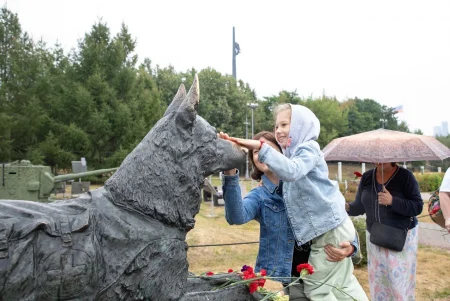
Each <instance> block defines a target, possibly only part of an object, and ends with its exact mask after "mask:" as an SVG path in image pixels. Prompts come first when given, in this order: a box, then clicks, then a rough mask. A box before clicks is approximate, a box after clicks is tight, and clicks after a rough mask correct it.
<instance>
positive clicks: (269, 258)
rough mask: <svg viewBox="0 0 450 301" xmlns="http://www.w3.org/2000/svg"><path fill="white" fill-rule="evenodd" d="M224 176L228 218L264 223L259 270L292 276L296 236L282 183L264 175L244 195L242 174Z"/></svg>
mask: <svg viewBox="0 0 450 301" xmlns="http://www.w3.org/2000/svg"><path fill="white" fill-rule="evenodd" d="M222 180H223V187H222V189H223V198H224V201H225V218H226V220H227V222H228V223H229V224H230V225H241V224H245V223H247V222H249V221H251V220H254V219H255V220H257V221H258V222H259V224H260V233H259V251H258V257H257V259H256V265H255V271H256V272H259V271H260V270H261V269H265V270H267V274H268V275H271V276H272V277H290V276H291V269H292V254H293V252H294V243H295V240H294V235H293V233H292V230H291V227H290V226H289V222H288V219H287V217H286V210H285V206H284V202H283V199H282V193H281V185H279V186H276V185H275V184H273V183H272V182H271V181H270V180H269V179H268V178H267V177H266V176H265V175H263V176H262V185H261V186H258V187H256V188H254V189H253V190H251V191H250V192H249V193H248V194H247V195H246V196H245V198H244V199H242V197H241V188H240V186H239V175H234V176H223V178H222ZM280 281H282V282H289V280H287V279H283V280H281V279H280Z"/></svg>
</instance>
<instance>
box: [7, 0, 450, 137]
mask: <svg viewBox="0 0 450 301" xmlns="http://www.w3.org/2000/svg"><path fill="white" fill-rule="evenodd" d="M0 3H1V4H2V6H3V5H5V3H6V4H7V7H8V9H9V10H11V11H13V12H14V13H17V14H18V16H19V20H20V23H21V25H22V29H23V30H24V31H26V32H28V33H29V34H30V35H31V36H32V37H33V38H34V39H35V40H38V39H40V38H42V39H43V40H44V41H46V42H47V43H48V45H49V46H52V45H54V44H55V43H56V42H59V43H60V44H61V45H62V46H63V48H64V49H65V50H66V51H67V52H68V51H69V50H70V49H72V48H74V47H76V45H77V41H78V40H79V39H80V38H83V37H84V35H85V33H87V32H89V31H90V30H91V27H92V25H94V24H95V23H96V22H98V21H99V20H100V19H101V20H102V21H103V22H106V24H107V25H108V27H109V28H110V30H111V33H112V34H113V35H115V34H116V33H117V32H118V31H119V29H120V26H121V24H122V23H125V24H126V25H127V26H128V29H129V32H130V33H131V34H132V35H133V36H134V37H135V38H136V40H137V48H136V53H137V54H138V56H139V59H140V60H141V61H142V60H143V59H144V58H150V59H151V60H152V62H153V64H154V65H156V64H157V65H159V66H161V67H166V66H169V65H172V66H174V67H175V70H177V71H186V70H187V69H190V68H192V67H193V68H195V69H196V70H201V69H203V68H206V67H212V68H214V69H216V70H217V71H219V72H221V73H224V74H225V73H227V74H231V73H232V64H231V63H232V28H233V26H234V27H235V30H236V42H238V43H239V45H240V48H241V53H240V54H239V55H238V56H237V77H238V79H242V80H243V81H244V82H247V83H249V84H250V86H251V87H252V88H253V89H255V91H256V93H257V96H258V97H259V98H262V97H264V96H270V95H276V94H278V92H279V91H281V90H287V91H294V90H296V91H297V93H298V94H299V95H300V96H302V97H308V96H310V95H312V96H320V95H322V94H323V93H325V94H326V95H329V96H335V97H336V98H337V99H338V100H340V101H344V100H346V99H348V98H353V97H358V98H361V99H364V98H370V99H373V100H375V101H377V102H378V103H380V104H382V105H386V106H388V107H397V106H400V105H402V106H403V111H404V112H403V113H398V115H397V117H398V119H399V120H404V121H406V122H407V124H408V126H409V128H410V130H415V129H420V130H422V131H423V132H424V133H425V134H427V135H432V134H433V128H434V127H435V126H439V125H440V124H441V122H442V121H450V89H449V88H450V0H445V1H444V0H423V1H417V0H407V1H404V0H396V1H392V0H377V1H365V0H355V1H347V0H339V1H336V0H322V1H321V0H315V1H303V0H301V1H300V0H296V1H294V0H292V1H287V0H286V1H283V0H278V1H265V0H259V1H256V0H255V1H254V0H240V1H237V0H227V1H223V0H214V1H212V0H209V1H208V0H206V1H200V0H191V1H181V0H159V1H154V0H147V1H141V0H127V1H124V0H122V1H119V0H76V1H75V0H40V1H36V0H8V1H6V0H0ZM200 88H201V83H200ZM200 101H201V96H200ZM380 125H381V123H380Z"/></svg>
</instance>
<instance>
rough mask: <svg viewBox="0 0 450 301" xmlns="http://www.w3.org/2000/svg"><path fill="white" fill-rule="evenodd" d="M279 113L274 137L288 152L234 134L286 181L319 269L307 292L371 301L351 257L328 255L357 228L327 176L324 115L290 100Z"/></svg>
mask: <svg viewBox="0 0 450 301" xmlns="http://www.w3.org/2000/svg"><path fill="white" fill-rule="evenodd" d="M275 116H276V122H275V136H276V139H277V141H278V143H279V144H280V146H281V147H282V150H283V154H284V155H283V154H280V153H279V152H278V151H276V150H275V149H273V148H272V147H270V146H269V145H266V144H267V143H265V142H264V141H263V140H260V141H255V140H249V139H238V138H230V137H229V139H230V140H231V141H234V142H236V143H238V144H240V145H241V146H244V147H246V148H248V149H249V150H257V151H258V152H259V153H258V161H259V162H261V163H265V164H266V165H267V166H268V168H269V169H270V170H271V171H272V172H273V173H274V174H275V175H276V176H277V177H278V178H279V179H281V180H282V181H283V185H282V195H283V200H284V203H285V207H286V213H287V216H288V221H289V222H290V226H291V227H290V228H291V229H292V231H293V234H294V237H295V240H296V243H297V246H301V245H303V244H305V243H306V242H308V241H311V253H310V256H309V260H308V261H309V263H310V264H311V265H312V266H313V267H314V269H315V273H314V274H312V275H309V276H307V277H306V278H305V280H304V292H305V295H306V296H307V298H308V299H310V300H353V299H352V298H355V299H356V300H368V299H367V295H366V294H365V293H364V290H363V289H362V287H361V285H360V284H359V283H358V280H357V279H356V278H355V277H354V276H353V263H352V261H351V259H350V258H346V259H344V260H342V261H340V262H330V261H327V260H326V257H327V255H326V253H325V246H326V245H333V246H335V247H337V246H338V245H339V242H341V241H352V240H353V238H354V237H355V228H354V226H353V223H352V221H351V220H350V218H349V217H348V215H347V213H346V211H345V199H344V197H343V195H342V194H341V192H340V191H339V187H338V186H337V185H335V184H333V182H331V181H330V180H329V178H328V167H327V164H326V162H325V159H324V157H323V154H322V152H321V150H320V147H319V144H318V143H317V142H316V141H315V140H316V139H317V138H318V137H319V133H320V122H319V120H318V119H317V117H316V116H315V114H314V113H313V112H312V111H311V110H310V109H308V108H306V107H304V106H301V105H291V104H283V105H280V106H278V107H277V108H276V109H275ZM323 283H326V284H327V285H323ZM333 286H334V287H339V288H342V289H343V291H344V292H345V293H346V294H343V293H342V292H340V291H339V290H337V289H335V288H334V287H333Z"/></svg>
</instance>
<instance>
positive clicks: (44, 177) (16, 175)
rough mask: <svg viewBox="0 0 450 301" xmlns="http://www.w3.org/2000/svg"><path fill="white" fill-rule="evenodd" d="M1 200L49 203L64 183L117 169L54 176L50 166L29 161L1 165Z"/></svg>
mask: <svg viewBox="0 0 450 301" xmlns="http://www.w3.org/2000/svg"><path fill="white" fill-rule="evenodd" d="M0 168H1V170H0V173H1V174H0V181H1V182H0V199H7V200H29V201H36V202H48V198H49V196H50V193H51V192H52V191H53V190H54V189H55V188H58V186H60V185H61V184H62V182H65V181H68V180H74V179H79V178H82V177H87V176H95V175H101V174H105V173H108V172H113V171H115V170H117V168H110V169H100V170H93V171H87V172H81V173H72V174H66V175H59V176H54V175H53V174H52V172H51V169H50V167H49V166H43V165H33V164H31V163H30V161H28V160H21V161H15V162H12V163H7V164H1V165H0Z"/></svg>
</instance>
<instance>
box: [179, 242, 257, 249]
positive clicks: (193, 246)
mask: <svg viewBox="0 0 450 301" xmlns="http://www.w3.org/2000/svg"><path fill="white" fill-rule="evenodd" d="M246 244H259V241H249V242H234V243H228V244H209V245H192V246H188V247H189V248H200V247H220V246H234V245H246Z"/></svg>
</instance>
